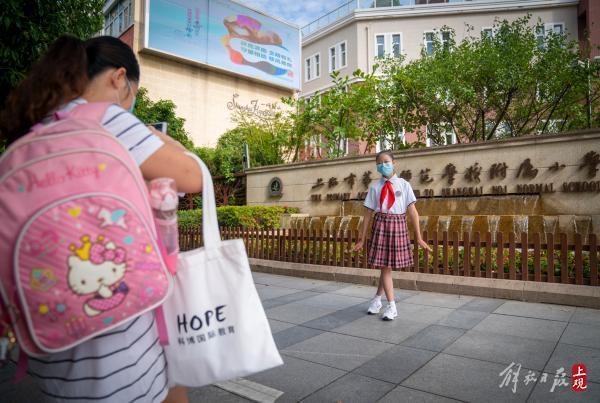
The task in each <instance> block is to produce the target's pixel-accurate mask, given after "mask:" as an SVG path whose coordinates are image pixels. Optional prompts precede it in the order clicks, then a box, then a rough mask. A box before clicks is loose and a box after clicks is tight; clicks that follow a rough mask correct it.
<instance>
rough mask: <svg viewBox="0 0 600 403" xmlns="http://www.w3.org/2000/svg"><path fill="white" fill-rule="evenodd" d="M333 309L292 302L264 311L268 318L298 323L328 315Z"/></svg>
mask: <svg viewBox="0 0 600 403" xmlns="http://www.w3.org/2000/svg"><path fill="white" fill-rule="evenodd" d="M334 311H335V310H334V309H324V308H318V307H315V306H310V305H303V304H300V303H296V302H292V303H289V304H285V305H281V306H277V307H274V308H270V309H267V310H266V313H267V317H268V318H269V319H275V320H280V321H282V322H289V323H294V324H296V325H299V324H301V323H304V322H308V321H309V320H312V319H316V318H320V317H321V316H325V315H329V314H330V313H332V312H334Z"/></svg>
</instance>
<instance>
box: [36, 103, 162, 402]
mask: <svg viewBox="0 0 600 403" xmlns="http://www.w3.org/2000/svg"><path fill="white" fill-rule="evenodd" d="M85 102H86V101H85V100H83V99H81V98H80V99H76V100H74V101H72V102H70V103H69V104H67V105H66V106H64V107H63V108H61V109H62V110H64V111H69V110H71V109H73V108H74V107H75V106H77V105H78V104H81V103H85ZM102 124H103V126H104V127H105V128H106V129H107V130H108V131H109V132H111V133H112V134H114V135H115V136H116V137H117V138H118V139H119V140H120V141H121V142H122V143H123V145H124V146H125V147H126V148H127V149H128V150H129V152H130V153H131V154H132V156H133V157H134V159H135V160H136V162H137V163H138V165H139V164H142V163H143V162H144V161H145V160H146V159H148V157H150V156H151V155H152V154H153V153H154V152H156V150H158V149H159V148H160V147H161V146H162V145H163V142H162V140H161V139H159V138H158V137H157V136H155V135H154V134H152V132H150V130H149V129H148V128H147V127H146V126H145V125H144V124H143V123H142V122H140V121H139V120H138V119H137V118H136V117H135V116H133V115H132V114H131V113H129V112H127V111H126V110H124V109H123V108H121V107H119V106H117V105H112V106H110V107H109V108H108V109H107V111H106V114H105V116H104V117H103V119H102ZM166 366H167V363H166V360H165V355H164V351H163V349H162V347H161V345H160V344H159V342H158V332H157V330H156V323H155V320H154V314H153V313H146V314H144V315H142V316H140V317H138V318H136V319H134V320H132V321H130V322H128V323H125V324H123V325H121V326H119V327H117V328H115V329H113V330H112V331H110V332H108V333H105V334H102V335H100V336H97V337H95V338H94V339H92V340H89V341H87V342H85V343H82V344H80V345H79V346H77V347H74V348H72V349H70V350H68V351H64V352H61V353H57V354H52V355H50V356H46V357H43V358H33V357H31V358H29V374H30V375H31V376H32V377H33V379H35V380H36V381H37V383H38V385H39V387H40V389H41V391H42V393H43V394H44V395H45V396H46V397H47V399H48V401H52V402H56V401H58V402H161V401H163V400H164V399H165V397H166V395H167V392H168V383H167V370H166V369H167V368H166Z"/></svg>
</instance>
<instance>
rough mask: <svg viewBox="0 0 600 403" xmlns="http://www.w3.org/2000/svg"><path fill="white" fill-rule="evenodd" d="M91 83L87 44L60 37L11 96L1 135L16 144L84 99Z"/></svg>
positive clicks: (1, 119) (0, 120)
mask: <svg viewBox="0 0 600 403" xmlns="http://www.w3.org/2000/svg"><path fill="white" fill-rule="evenodd" d="M87 82H88V58H87V54H86V46H85V43H84V42H83V41H81V40H80V39H78V38H75V37H73V36H62V37H60V38H58V39H57V40H56V41H55V42H54V43H53V44H52V45H51V46H50V48H49V49H48V51H47V52H46V53H45V54H44V55H43V56H42V57H41V58H40V59H39V60H38V61H37V62H36V63H35V64H34V65H33V66H32V68H31V71H30V72H29V74H28V75H27V77H26V78H25V79H24V80H23V81H22V82H21V83H20V84H19V85H18V86H17V87H16V88H15V89H13V91H12V92H11V93H10V95H9V96H8V99H7V101H6V105H5V108H4V110H3V111H2V113H1V115H0V134H1V135H2V138H4V139H6V140H7V141H8V143H12V142H13V141H15V140H16V139H18V138H19V137H21V136H22V135H24V134H25V133H27V132H28V131H29V129H30V128H31V127H32V126H33V125H35V124H36V123H38V122H40V121H41V120H42V119H44V118H45V117H46V116H47V115H48V114H49V113H51V112H53V111H54V110H56V109H57V108H58V107H59V106H60V105H62V104H64V103H66V102H68V101H70V100H72V99H74V98H76V97H78V96H80V95H81V94H83V91H84V90H85V87H86V84H87Z"/></svg>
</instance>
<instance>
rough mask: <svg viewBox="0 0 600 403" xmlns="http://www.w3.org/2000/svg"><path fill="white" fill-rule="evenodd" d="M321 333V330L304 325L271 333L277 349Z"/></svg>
mask: <svg viewBox="0 0 600 403" xmlns="http://www.w3.org/2000/svg"><path fill="white" fill-rule="evenodd" d="M321 333H323V330H319V329H311V328H308V327H304V326H294V327H290V328H288V329H285V330H282V331H281V332H279V333H276V334H275V335H273V338H274V339H275V344H276V345H277V348H278V349H280V350H281V349H284V348H286V347H289V346H292V345H294V344H296V343H300V342H301V341H304V340H306V339H310V338H311V337H314V336H317V335H319V334H321Z"/></svg>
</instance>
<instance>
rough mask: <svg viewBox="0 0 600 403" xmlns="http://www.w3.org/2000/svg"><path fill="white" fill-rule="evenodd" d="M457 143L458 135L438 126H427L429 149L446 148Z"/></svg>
mask: <svg viewBox="0 0 600 403" xmlns="http://www.w3.org/2000/svg"><path fill="white" fill-rule="evenodd" d="M455 143H456V134H455V133H454V131H452V130H445V129H444V128H443V127H439V126H438V125H435V126H433V125H427V139H426V146H427V147H435V146H445V145H450V144H455Z"/></svg>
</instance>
